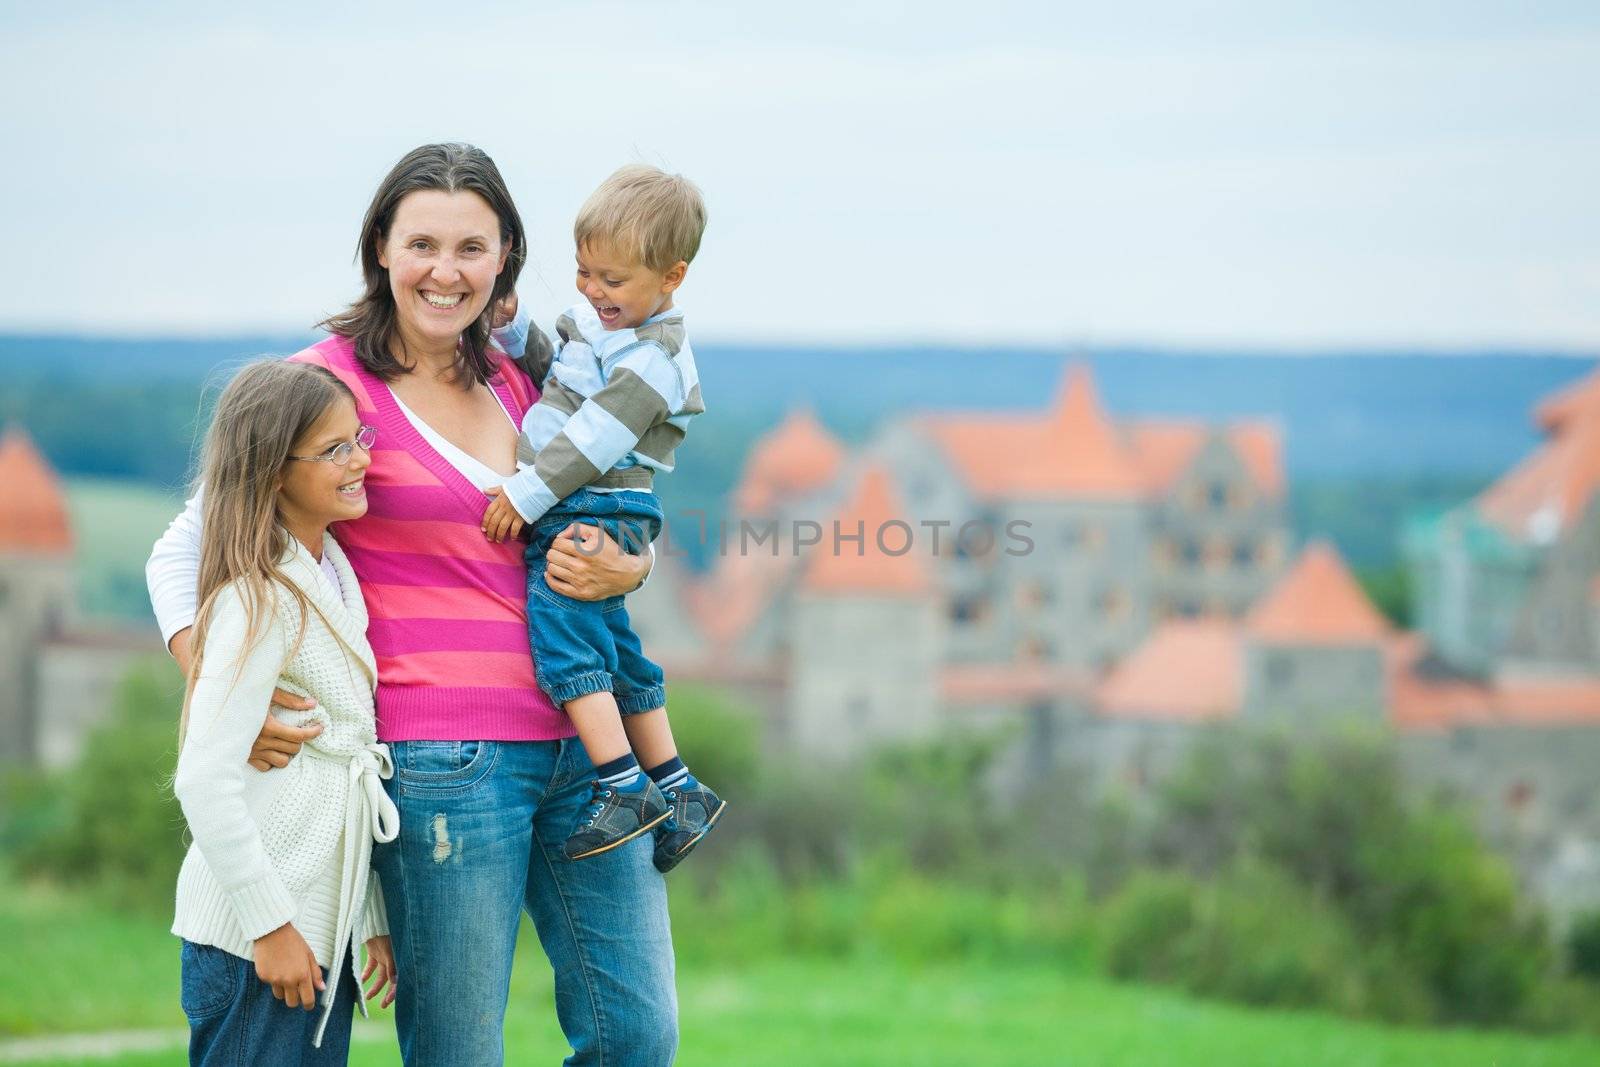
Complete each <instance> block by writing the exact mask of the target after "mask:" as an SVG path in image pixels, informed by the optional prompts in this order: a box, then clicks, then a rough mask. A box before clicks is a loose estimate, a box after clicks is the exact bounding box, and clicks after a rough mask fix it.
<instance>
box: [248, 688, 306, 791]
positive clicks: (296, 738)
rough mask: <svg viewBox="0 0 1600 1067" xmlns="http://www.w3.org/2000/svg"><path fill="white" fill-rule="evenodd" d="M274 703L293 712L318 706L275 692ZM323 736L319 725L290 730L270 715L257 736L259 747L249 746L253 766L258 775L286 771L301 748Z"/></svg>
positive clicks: (285, 693) (290, 694)
mask: <svg viewBox="0 0 1600 1067" xmlns="http://www.w3.org/2000/svg"><path fill="white" fill-rule="evenodd" d="M272 703H273V704H274V705H275V706H277V707H280V708H288V709H289V710H290V711H310V710H311V709H312V708H314V707H316V706H317V702H316V701H315V700H307V699H306V698H305V697H298V696H295V695H294V694H293V693H289V692H285V691H284V690H282V689H274V690H273V691H272ZM321 732H322V724H321V723H320V722H314V723H312V724H311V725H310V726H290V725H289V724H288V723H286V722H284V721H282V720H281V719H279V718H278V717H277V716H276V715H274V714H272V713H271V712H270V711H269V712H267V721H266V722H264V723H262V724H261V732H260V733H259V734H257V735H256V743H255V744H253V745H251V746H250V761H249V762H250V766H252V767H254V768H255V769H256V770H258V771H270V770H272V768H274V767H287V766H289V761H290V760H292V759H294V758H295V757H296V756H298V755H299V754H300V746H301V745H303V744H305V743H306V742H307V741H309V740H311V739H312V738H313V737H316V736H317V735H318V734H320V733H321Z"/></svg>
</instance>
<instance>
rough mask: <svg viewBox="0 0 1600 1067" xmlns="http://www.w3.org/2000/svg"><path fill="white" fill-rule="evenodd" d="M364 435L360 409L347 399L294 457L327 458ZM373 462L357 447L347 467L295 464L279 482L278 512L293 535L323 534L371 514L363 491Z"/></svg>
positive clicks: (299, 444)
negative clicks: (338, 524)
mask: <svg viewBox="0 0 1600 1067" xmlns="http://www.w3.org/2000/svg"><path fill="white" fill-rule="evenodd" d="M360 431H361V420H359V419H358V418H356V406H355V405H354V404H352V403H351V402H350V401H349V400H348V399H343V398H341V399H339V400H336V401H334V403H333V405H332V406H331V407H329V408H328V410H327V411H325V412H324V413H323V415H322V418H320V419H318V420H317V421H316V423H315V424H313V425H312V427H311V428H310V429H309V430H307V431H306V432H305V433H303V434H301V435H300V439H299V440H298V441H296V442H295V443H294V447H293V448H292V449H291V450H290V453H289V454H290V455H292V456H303V457H327V456H329V454H330V453H332V452H333V450H334V449H336V448H338V447H339V446H340V445H342V444H344V443H346V442H350V443H352V444H354V442H355V440H356V434H358V433H359V432H360ZM371 464H372V457H371V456H370V455H369V454H368V453H367V450H366V449H365V448H362V447H361V446H360V445H355V446H354V447H353V448H351V449H350V459H349V460H348V461H347V462H346V463H345V464H344V465H343V466H341V465H339V464H337V463H334V462H332V460H331V459H328V458H316V459H291V460H289V461H288V462H286V463H285V464H284V468H283V474H282V476H281V478H280V479H279V482H278V512H279V514H281V515H282V516H283V523H284V525H285V526H287V527H288V528H289V530H290V532H292V533H294V534H296V535H297V536H299V535H300V534H302V533H304V532H312V531H319V530H321V529H323V528H325V527H326V526H327V525H328V523H330V522H339V521H340V520H343V519H359V518H360V517H361V516H363V515H365V514H366V513H367V492H366V487H365V485H364V481H365V477H366V473H367V468H368V467H369V466H371Z"/></svg>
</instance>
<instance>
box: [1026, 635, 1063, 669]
mask: <svg viewBox="0 0 1600 1067" xmlns="http://www.w3.org/2000/svg"><path fill="white" fill-rule="evenodd" d="M1053 651H1054V649H1052V648H1051V646H1050V642H1049V641H1047V640H1046V639H1045V638H1043V637H1039V636H1034V637H1025V638H1023V639H1022V642H1021V644H1019V645H1018V646H1017V658H1018V659H1020V660H1023V661H1025V662H1030V663H1037V662H1039V661H1041V660H1045V659H1049V658H1050V655H1051V654H1052V652H1053Z"/></svg>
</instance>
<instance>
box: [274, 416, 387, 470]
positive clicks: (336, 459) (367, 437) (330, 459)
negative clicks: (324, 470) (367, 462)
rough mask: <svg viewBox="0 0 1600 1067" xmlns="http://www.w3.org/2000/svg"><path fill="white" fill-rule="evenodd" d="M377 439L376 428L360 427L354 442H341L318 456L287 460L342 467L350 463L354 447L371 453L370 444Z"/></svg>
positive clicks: (296, 457)
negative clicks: (359, 447)
mask: <svg viewBox="0 0 1600 1067" xmlns="http://www.w3.org/2000/svg"><path fill="white" fill-rule="evenodd" d="M377 439H378V428H377V427H376V426H362V427H361V428H360V429H359V430H357V431H356V439H355V440H354V441H343V442H341V443H339V444H336V445H334V446H333V447H332V448H330V449H328V450H327V451H326V452H324V453H322V455H320V456H289V457H288V458H289V459H298V460H304V461H305V462H308V463H332V464H333V465H334V466H335V467H342V466H344V465H345V464H346V463H349V462H350V457H351V456H352V455H354V454H355V450H356V445H360V446H361V451H363V452H371V451H372V443H373V442H374V441H376V440H377Z"/></svg>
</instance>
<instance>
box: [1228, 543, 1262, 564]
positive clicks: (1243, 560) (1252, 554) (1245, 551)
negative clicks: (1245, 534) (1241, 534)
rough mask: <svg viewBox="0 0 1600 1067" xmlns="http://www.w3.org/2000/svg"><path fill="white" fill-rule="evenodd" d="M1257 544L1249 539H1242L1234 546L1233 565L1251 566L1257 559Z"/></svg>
mask: <svg viewBox="0 0 1600 1067" xmlns="http://www.w3.org/2000/svg"><path fill="white" fill-rule="evenodd" d="M1256 553H1257V549H1256V546H1255V545H1254V544H1253V543H1251V542H1249V541H1240V542H1238V543H1237V544H1235V545H1234V546H1233V565H1234V566H1235V567H1249V566H1250V565H1251V564H1253V563H1255V561H1256Z"/></svg>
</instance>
